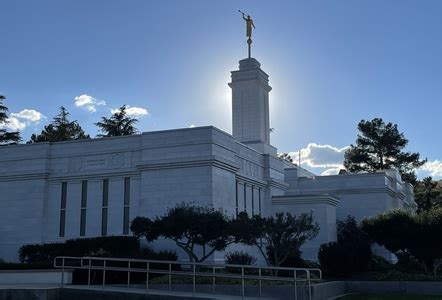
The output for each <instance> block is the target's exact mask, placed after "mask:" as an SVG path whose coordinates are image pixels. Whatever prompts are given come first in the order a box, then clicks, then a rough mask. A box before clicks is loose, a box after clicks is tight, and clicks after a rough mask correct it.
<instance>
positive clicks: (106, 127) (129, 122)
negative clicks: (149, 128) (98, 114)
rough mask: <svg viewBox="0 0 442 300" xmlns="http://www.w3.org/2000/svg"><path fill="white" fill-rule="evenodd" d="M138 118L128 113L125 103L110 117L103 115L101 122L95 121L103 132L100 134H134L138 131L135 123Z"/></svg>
mask: <svg viewBox="0 0 442 300" xmlns="http://www.w3.org/2000/svg"><path fill="white" fill-rule="evenodd" d="M137 122H138V120H137V119H135V118H131V117H129V116H128V115H127V111H126V105H123V106H122V107H120V108H119V110H118V111H116V112H115V113H114V114H113V115H112V116H111V117H110V118H106V117H102V118H101V122H97V123H95V125H97V126H98V127H99V128H100V130H101V132H102V133H103V134H100V135H99V136H121V135H132V134H135V133H136V132H137V129H136V128H135V127H134V125H135V124H136V123H137Z"/></svg>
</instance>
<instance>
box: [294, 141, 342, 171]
mask: <svg viewBox="0 0 442 300" xmlns="http://www.w3.org/2000/svg"><path fill="white" fill-rule="evenodd" d="M348 148H349V147H348V146H347V147H343V148H336V147H333V146H330V145H319V144H316V143H309V144H308V145H307V147H306V148H303V149H301V150H300V151H301V164H306V165H307V166H309V167H311V168H328V169H342V168H343V166H342V163H343V162H344V154H345V151H346V150H347V149H348ZM289 154H290V155H291V156H292V158H293V160H294V161H295V162H297V161H298V156H299V151H296V152H290V153H289ZM327 171H328V170H327Z"/></svg>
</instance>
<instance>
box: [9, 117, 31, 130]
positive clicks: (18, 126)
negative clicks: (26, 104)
mask: <svg viewBox="0 0 442 300" xmlns="http://www.w3.org/2000/svg"><path fill="white" fill-rule="evenodd" d="M5 127H6V128H8V129H10V130H12V131H22V130H23V129H25V128H26V122H22V121H20V120H19V119H18V118H16V117H11V118H8V119H7V123H6V125H5Z"/></svg>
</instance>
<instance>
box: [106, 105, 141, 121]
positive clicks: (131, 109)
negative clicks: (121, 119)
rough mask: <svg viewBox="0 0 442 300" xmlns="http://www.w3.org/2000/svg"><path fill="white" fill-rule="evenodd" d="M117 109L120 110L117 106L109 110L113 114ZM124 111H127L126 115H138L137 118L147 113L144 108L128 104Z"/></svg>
mask: <svg viewBox="0 0 442 300" xmlns="http://www.w3.org/2000/svg"><path fill="white" fill-rule="evenodd" d="M119 110H120V109H119V108H115V109H111V112H112V113H113V114H114V113H116V112H117V111H119ZM126 112H127V115H128V116H130V117H138V118H139V117H142V116H146V115H148V114H149V112H148V111H147V109H145V108H142V107H135V106H129V105H127V106H126Z"/></svg>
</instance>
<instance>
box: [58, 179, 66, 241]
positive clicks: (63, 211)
mask: <svg viewBox="0 0 442 300" xmlns="http://www.w3.org/2000/svg"><path fill="white" fill-rule="evenodd" d="M67 190H68V183H67V182H62V183H61V204H60V230H59V234H58V235H59V236H60V237H64V231H65V226H66V196H67Z"/></svg>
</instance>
